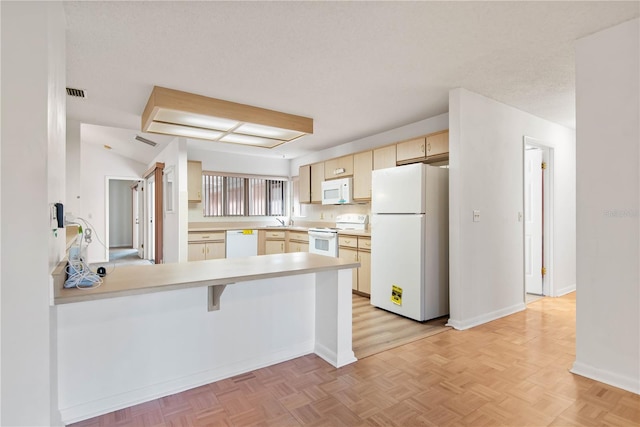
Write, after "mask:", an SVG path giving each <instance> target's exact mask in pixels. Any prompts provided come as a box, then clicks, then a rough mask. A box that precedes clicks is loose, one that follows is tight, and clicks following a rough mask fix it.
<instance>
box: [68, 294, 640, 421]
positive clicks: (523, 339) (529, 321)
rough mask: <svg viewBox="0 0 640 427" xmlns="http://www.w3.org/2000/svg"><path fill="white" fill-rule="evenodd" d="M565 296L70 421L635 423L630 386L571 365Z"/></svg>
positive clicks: (569, 301)
mask: <svg viewBox="0 0 640 427" xmlns="http://www.w3.org/2000/svg"><path fill="white" fill-rule="evenodd" d="M574 347H575V296H574V295H568V296H565V297H562V298H553V299H551V298H543V299H541V300H539V301H536V302H534V303H531V304H529V305H528V308H527V310H526V311H523V312H520V313H516V314H513V315H511V316H507V317H505V318H502V319H499V320H496V321H493V322H490V323H488V324H485V325H482V326H478V327H476V328H473V329H470V330H467V331H455V330H448V331H445V332H442V333H439V334H436V335H433V336H431V337H428V338H424V339H420V340H417V341H413V342H411V343H409V344H405V345H402V346H399V347H396V348H393V349H391V350H387V351H383V352H381V353H378V354H375V355H372V356H370V357H367V358H364V359H361V360H359V361H358V362H356V363H353V364H351V365H348V366H345V367H343V368H340V369H335V368H333V367H332V366H330V365H329V364H327V363H326V362H324V361H323V360H322V359H320V358H319V357H317V356H315V355H308V356H304V357H300V358H297V359H294V360H291V361H288V362H284V363H280V364H278V365H274V366H270V367H267V368H263V369H258V370H256V371H253V372H250V373H247V374H244V375H240V376H237V377H234V378H229V379H226V380H222V381H218V382H215V383H212V384H208V385H205V386H202V387H199V388H196V389H193V390H189V391H186V392H183V393H179V394H175V395H172V396H167V397H164V398H161V399H157V400H154V401H151V402H147V403H144V404H141V405H136V406H134V407H131V408H126V409H122V410H119V411H115V412H112V413H109V414H106V415H103V416H101V417H97V418H93V419H91V420H86V421H83V422H80V423H77V424H75V426H77V427H80V426H82V427H89V426H91V427H97V426H253V425H264V426H269V425H271V426H299V425H312V426H638V425H640V396H638V395H635V394H633V393H629V392H625V391H623V390H620V389H617V388H614V387H610V386H608V385H605V384H602V383H599V382H596V381H593V380H590V379H587V378H584V377H580V376H577V375H573V374H571V373H569V369H570V367H571V364H572V363H573V361H574V359H575V352H574Z"/></svg>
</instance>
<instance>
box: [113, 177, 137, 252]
mask: <svg viewBox="0 0 640 427" xmlns="http://www.w3.org/2000/svg"><path fill="white" fill-rule="evenodd" d="M136 182H137V181H130V180H122V179H112V180H110V181H109V247H110V248H130V247H132V245H133V202H132V195H131V186H132V185H133V184H134V183H136Z"/></svg>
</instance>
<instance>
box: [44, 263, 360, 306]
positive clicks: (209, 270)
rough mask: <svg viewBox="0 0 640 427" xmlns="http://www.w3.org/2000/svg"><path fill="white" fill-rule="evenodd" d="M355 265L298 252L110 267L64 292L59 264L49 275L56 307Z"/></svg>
mask: <svg viewBox="0 0 640 427" xmlns="http://www.w3.org/2000/svg"><path fill="white" fill-rule="evenodd" d="M358 266H359V263H357V262H348V261H344V260H342V259H339V258H332V257H326V256H322V255H316V254H310V253H302V252H297V253H288V254H274V255H263V256H259V257H246V258H232V259H213V260H206V261H192V262H184V263H172V264H149V265H128V266H127V265H124V266H118V267H116V268H113V271H111V268H107V275H106V276H105V277H104V278H103V283H102V285H101V286H99V287H96V288H92V289H75V288H71V289H65V288H63V283H64V263H62V264H61V265H60V266H59V267H58V269H57V270H56V272H54V274H53V275H54V280H55V283H54V303H55V304H56V305H59V304H67V303H73V302H81V301H92V300H97V299H104V298H115V297H121V296H130V295H139V294H146V293H152V292H161V291H171V290H177V289H186V288H191V287H199V286H219V285H228V284H232V283H237V282H247V281H251V280H258V279H267V278H273V277H284V276H291V275H296V274H306V273H317V272H320V271H328V270H340V269H345V268H346V269H352V268H357V267H358Z"/></svg>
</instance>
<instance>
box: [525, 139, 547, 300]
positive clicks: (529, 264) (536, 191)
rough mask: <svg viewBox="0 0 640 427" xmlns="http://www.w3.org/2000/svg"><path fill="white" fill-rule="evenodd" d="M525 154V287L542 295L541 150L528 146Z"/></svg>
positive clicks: (530, 291)
mask: <svg viewBox="0 0 640 427" xmlns="http://www.w3.org/2000/svg"><path fill="white" fill-rule="evenodd" d="M524 153H525V154H524V277H525V290H526V292H527V293H529V294H536V295H542V294H543V289H542V238H543V233H542V225H543V224H542V218H543V206H542V172H543V169H542V150H540V149H539V148H535V147H525V152H524Z"/></svg>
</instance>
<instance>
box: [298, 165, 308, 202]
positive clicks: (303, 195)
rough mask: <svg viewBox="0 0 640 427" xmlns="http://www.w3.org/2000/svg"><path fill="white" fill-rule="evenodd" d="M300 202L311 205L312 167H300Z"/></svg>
mask: <svg viewBox="0 0 640 427" xmlns="http://www.w3.org/2000/svg"><path fill="white" fill-rule="evenodd" d="M298 200H299V201H300V203H311V165H304V166H300V169H299V175H298Z"/></svg>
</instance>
